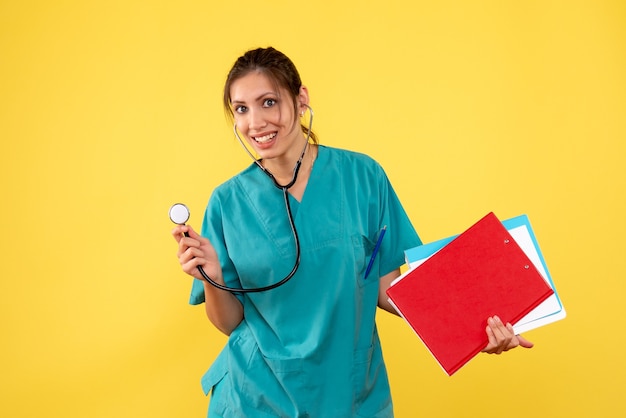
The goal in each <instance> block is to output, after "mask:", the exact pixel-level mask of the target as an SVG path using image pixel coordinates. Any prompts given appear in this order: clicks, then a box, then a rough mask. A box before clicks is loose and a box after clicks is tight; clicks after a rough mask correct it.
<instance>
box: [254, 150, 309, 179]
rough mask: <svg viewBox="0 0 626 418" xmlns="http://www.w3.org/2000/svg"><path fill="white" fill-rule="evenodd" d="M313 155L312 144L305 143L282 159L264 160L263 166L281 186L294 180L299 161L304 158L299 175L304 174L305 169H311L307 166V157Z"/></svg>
mask: <svg viewBox="0 0 626 418" xmlns="http://www.w3.org/2000/svg"><path fill="white" fill-rule="evenodd" d="M311 153H312V151H311V144H309V143H303V144H301V145H300V146H298V147H294V149H293V151H292V152H291V153H289V155H286V156H284V157H282V158H273V159H270V160H262V161H261V165H263V167H264V168H266V169H267V170H268V171H269V172H271V173H272V175H273V176H274V178H275V179H276V180H277V181H278V183H279V184H288V183H289V182H291V181H292V179H293V175H294V169H295V167H296V164H297V162H298V160H300V159H301V158H302V161H301V166H300V170H299V173H302V171H303V170H305V169H310V167H308V165H307V161H308V158H307V156H308V155H310V154H311ZM298 177H299V174H298Z"/></svg>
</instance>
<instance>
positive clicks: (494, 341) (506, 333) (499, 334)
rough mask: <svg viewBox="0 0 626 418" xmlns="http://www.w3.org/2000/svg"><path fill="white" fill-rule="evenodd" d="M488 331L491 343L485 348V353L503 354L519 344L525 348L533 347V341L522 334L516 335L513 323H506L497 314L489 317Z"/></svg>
mask: <svg viewBox="0 0 626 418" xmlns="http://www.w3.org/2000/svg"><path fill="white" fill-rule="evenodd" d="M486 331H487V337H488V338H489V343H488V344H487V346H486V347H485V348H483V350H482V352H483V353H487V354H501V353H503V352H505V351H509V350H510V349H512V348H515V347H517V346H520V347H524V348H532V346H533V343H531V342H530V341H528V340H527V339H525V338H524V337H522V336H521V335H516V334H515V331H513V326H512V325H511V324H509V323H507V324H506V325H505V324H504V323H502V320H500V318H498V317H497V316H493V317H490V318H488V319H487V328H486Z"/></svg>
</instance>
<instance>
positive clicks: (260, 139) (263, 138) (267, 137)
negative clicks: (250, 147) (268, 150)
mask: <svg viewBox="0 0 626 418" xmlns="http://www.w3.org/2000/svg"><path fill="white" fill-rule="evenodd" d="M275 137H276V132H274V133H271V134H268V135H264V136H255V137H253V138H254V140H255V141H256V142H258V143H260V144H263V143H265V142H269V141H271V140H272V139H274V138H275Z"/></svg>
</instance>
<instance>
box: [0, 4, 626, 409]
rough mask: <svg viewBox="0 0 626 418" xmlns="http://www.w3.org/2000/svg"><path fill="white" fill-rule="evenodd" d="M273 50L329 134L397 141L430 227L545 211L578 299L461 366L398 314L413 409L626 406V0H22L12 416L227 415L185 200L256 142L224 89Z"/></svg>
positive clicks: (385, 322) (10, 309) (350, 141)
mask: <svg viewBox="0 0 626 418" xmlns="http://www.w3.org/2000/svg"><path fill="white" fill-rule="evenodd" d="M268 45H272V46H274V47H276V48H278V49H281V50H282V51H283V52H285V53H286V54H287V55H288V56H290V57H291V58H292V59H293V61H294V62H295V63H296V65H297V66H298V68H299V70H300V72H301V75H302V78H303V80H304V82H305V84H306V85H307V86H308V88H309V92H310V96H311V105H312V106H313V108H314V109H315V115H316V119H315V126H314V129H315V130H316V132H317V133H318V135H319V138H320V140H321V143H323V144H326V145H329V146H335V147H341V148H349V149H352V150H356V151H361V152H364V153H367V154H369V155H371V156H372V157H374V158H375V159H377V160H378V161H379V162H380V163H381V164H382V165H383V166H384V167H385V169H386V171H387V174H388V175H389V177H390V179H391V181H392V183H393V184H394V186H395V188H396V191H397V193H398V194H399V196H400V198H401V200H402V201H403V203H404V205H405V209H406V210H407V212H408V214H409V216H410V218H411V219H412V221H413V222H414V225H415V227H416V229H417V230H418V232H419V233H420V235H421V237H422V239H423V240H424V241H433V240H436V239H439V238H443V237H447V236H449V235H452V234H456V233H459V232H461V231H462V230H464V229H465V228H467V227H469V226H470V225H471V224H473V223H474V222H475V221H477V220H478V219H479V218H481V217H482V216H483V215H485V214H486V213H488V212H490V211H493V212H494V213H495V214H496V215H497V216H498V217H500V218H501V219H506V218H510V217H513V216H517V215H520V214H523V213H524V214H527V215H528V216H529V218H530V220H531V223H532V225H533V227H534V230H535V234H536V235H537V238H538V240H539V244H540V246H541V249H542V251H543V253H544V257H545V259H546V262H547V265H548V268H549V270H550V272H551V274H552V277H553V279H554V282H555V284H556V286H557V290H558V291H559V294H560V296H561V298H562V301H563V303H564V305H565V307H566V309H567V312H568V317H567V318H566V319H565V320H563V321H560V322H557V323H555V324H552V325H549V326H546V327H544V328H541V329H538V330H534V331H531V332H529V333H528V334H526V337H527V338H528V339H530V340H532V341H534V342H535V344H536V346H535V348H533V349H532V350H521V349H520V350H515V351H514V352H511V353H507V354H505V355H502V356H489V355H479V356H478V357H477V358H475V359H474V360H472V361H471V362H470V363H469V364H468V365H466V366H465V367H464V368H463V369H461V371H459V372H458V373H457V374H456V375H454V376H453V377H447V376H446V375H445V374H444V373H443V371H442V370H441V369H440V368H439V366H438V365H437V364H436V362H435V360H434V359H433V358H432V357H431V356H430V354H429V353H428V352H427V351H426V349H425V348H424V346H423V345H422V343H421V342H420V341H419V339H418V338H417V337H416V336H415V335H414V334H413V332H412V331H411V330H410V329H409V328H408V326H406V324H405V323H404V322H403V321H402V320H401V319H399V318H397V317H394V316H392V315H388V314H386V313H384V312H380V314H379V317H378V324H379V330H380V334H381V339H382V344H383V351H384V353H385V356H386V360H387V365H388V369H389V375H390V380H391V385H392V392H393V396H394V401H395V409H396V416H398V417H414V416H427V417H474V416H481V417H500V416H503V415H504V416H507V417H509V418H511V417H526V416H537V417H560V416H568V417H575V416H580V417H590V416H594V417H599V416H602V417H617V416H621V414H623V411H624V409H625V408H626V401H625V398H624V396H623V395H624V393H623V392H624V387H626V365H625V360H624V358H625V357H624V355H623V347H624V345H625V344H626V337H625V335H626V334H625V333H624V332H623V324H622V319H623V317H624V315H625V314H626V308H625V307H624V303H623V299H624V293H625V290H626V285H625V284H624V277H625V275H626V268H625V267H624V255H623V254H624V249H625V246H624V236H625V235H626V224H625V221H624V214H625V213H626V197H625V192H626V190H625V189H626V188H625V186H626V172H625V170H624V160H625V157H626V145H625V140H626V123H625V121H626V117H625V116H626V78H625V74H626V54H625V51H626V3H624V2H622V1H608V0H599V1H576V0H573V1H549V0H548V1H502V0H493V1H476V2H467V1H441V2H433V1H422V0H387V1H384V2H382V1H354V0H346V1H317V2H291V1H285V0H277V1H273V2H260V1H249V0H241V1H239V2H216V1H191V0H181V1H176V2H172V1H161V0H154V1H148V0H145V1H140V0H124V1H121V0H109V1H99V0H98V1H96V0H94V1H78V0H59V1H54V2H48V1H35V0H23V1H19V2H12V1H2V2H0V141H1V144H2V148H1V151H0V176H1V178H2V183H1V187H2V189H1V194H0V196H1V199H2V204H1V205H0V215H1V216H0V231H2V233H3V238H2V240H1V241H0V245H1V248H0V257H2V259H1V261H2V262H1V263H0V279H1V280H0V318H1V319H0V321H1V324H2V325H1V330H2V333H1V337H0V338H1V344H0V362H1V370H2V372H1V373H0V376H1V377H0V415H1V416H3V417H11V418H18V417H41V416H47V417H63V418H73V417H80V418H84V417H94V418H100V417H116V418H119V417H202V416H205V414H206V408H207V402H208V400H207V398H205V397H204V395H203V394H202V391H201V388H200V383H199V382H200V377H201V375H202V374H203V373H204V371H205V370H206V369H207V368H208V366H209V365H210V364H211V362H212V361H213V359H214V358H215V356H216V355H217V354H218V352H219V351H220V350H221V348H222V346H223V345H224V343H225V341H226V337H224V336H223V335H221V334H220V333H219V332H217V331H216V330H215V329H213V328H212V326H211V325H210V324H209V322H208V321H207V320H206V319H205V316H204V312H203V309H202V308H199V307H191V306H189V305H187V300H188V294H189V289H190V286H191V280H192V279H190V278H188V277H187V276H185V275H184V274H183V273H182V272H181V271H180V268H179V265H178V262H177V260H176V257H175V252H176V245H175V242H174V241H173V239H172V238H171V236H170V230H171V229H172V225H171V223H170V221H169V219H168V217H167V212H168V209H169V207H170V205H171V204H172V203H175V202H178V201H183V202H185V203H186V204H187V205H188V206H189V207H190V209H191V212H192V215H191V220H190V223H191V224H192V225H193V226H194V227H196V228H199V227H200V223H201V219H202V214H203V210H204V207H205V205H206V202H207V200H208V198H209V195H210V193H211V191H212V189H213V188H214V187H215V186H217V185H218V184H220V183H221V182H223V181H224V180H226V179H227V178H229V177H230V176H232V175H233V174H235V173H237V172H239V171H240V170H242V169H243V168H244V167H246V166H247V165H248V164H249V163H250V161H249V159H248V157H247V155H246V154H245V153H244V152H243V150H242V149H241V148H240V147H239V145H238V144H237V142H236V141H235V139H234V138H233V136H232V133H231V128H230V126H229V125H228V123H227V122H226V119H225V117H224V112H223V109H222V108H221V94H222V91H221V89H222V86H223V82H224V78H225V75H226V72H227V71H228V69H229V68H230V66H231V65H232V63H233V62H234V60H235V59H236V58H237V57H238V56H239V55H241V54H242V53H243V52H244V51H246V50H247V49H250V48H254V47H258V46H268ZM243 239H245V238H243ZM323 303H324V301H312V304H313V305H314V306H312V308H317V306H316V305H319V304H323ZM459 338H463V336H462V335H459Z"/></svg>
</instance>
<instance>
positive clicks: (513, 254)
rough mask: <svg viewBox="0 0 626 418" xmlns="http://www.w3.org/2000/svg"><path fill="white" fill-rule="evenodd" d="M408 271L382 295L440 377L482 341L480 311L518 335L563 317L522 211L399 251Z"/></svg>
mask: <svg viewBox="0 0 626 418" xmlns="http://www.w3.org/2000/svg"><path fill="white" fill-rule="evenodd" d="M405 255H406V260H407V264H408V265H409V270H408V271H407V272H406V273H405V274H403V275H402V276H400V277H399V278H398V279H396V280H395V281H394V282H393V283H392V284H391V286H390V287H389V289H388V290H387V296H388V297H389V301H390V302H391V304H392V305H393V306H394V307H395V308H396V310H397V311H398V312H399V313H400V315H401V316H402V317H403V318H404V319H405V320H406V321H407V322H408V323H409V325H410V326H411V328H413V330H414V331H415V332H416V334H417V335H418V336H419V337H420V339H421V340H422V342H423V343H424V344H425V345H426V347H427V348H428V349H429V351H430V352H431V353H432V354H433V356H434V357H435V359H436V360H437V361H438V362H439V364H440V365H441V367H442V368H443V369H444V371H445V372H446V373H447V374H448V375H452V374H453V373H455V372H456V371H458V370H459V369H460V368H461V367H462V366H463V365H465V364H466V363H467V362H468V361H469V360H471V359H472V358H473V357H474V356H475V355H476V354H478V353H479V352H480V351H481V350H482V349H483V348H484V347H485V346H486V345H487V343H488V339H487V334H486V332H485V327H486V320H487V318H488V317H490V316H493V315H498V316H499V317H500V318H501V319H502V321H503V322H505V323H506V322H510V323H511V324H513V326H514V329H515V332H516V333H521V332H526V331H529V330H531V329H534V328H537V327H539V326H542V325H546V324H548V323H551V322H554V321H557V320H559V319H563V318H564V317H565V309H564V308H563V305H562V304H561V300H560V299H559V296H558V294H557V293H556V289H555V287H554V284H553V282H552V279H551V277H550V274H549V273H548V269H547V267H546V264H545V260H544V258H543V255H542V253H541V251H540V249H539V245H538V243H537V240H536V238H535V235H534V233H533V230H532V228H531V226H530V222H529V220H528V217H527V216H525V215H522V216H518V217H516V218H512V219H509V220H506V221H503V222H500V221H499V220H498V218H497V217H496V216H495V215H494V214H493V213H489V214H488V215H486V216H485V217H483V218H482V219H481V220H480V221H478V222H477V223H476V224H474V225H473V226H472V227H470V228H469V229H468V230H466V231H465V232H463V233H462V234H460V235H458V236H454V237H449V238H445V239H442V240H439V241H435V242H432V243H429V244H425V245H421V246H419V247H415V248H411V249H408V250H406V251H405Z"/></svg>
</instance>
